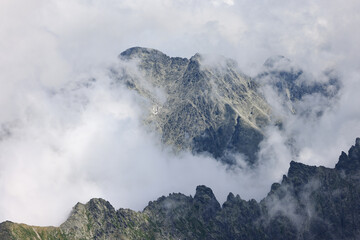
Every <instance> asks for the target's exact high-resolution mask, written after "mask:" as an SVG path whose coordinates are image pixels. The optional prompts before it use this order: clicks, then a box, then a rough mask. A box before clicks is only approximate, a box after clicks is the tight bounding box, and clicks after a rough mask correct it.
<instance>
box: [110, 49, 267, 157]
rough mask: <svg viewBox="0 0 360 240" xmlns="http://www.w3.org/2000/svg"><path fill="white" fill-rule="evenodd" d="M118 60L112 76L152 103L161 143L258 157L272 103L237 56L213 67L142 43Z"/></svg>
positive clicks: (196, 57)
mask: <svg viewBox="0 0 360 240" xmlns="http://www.w3.org/2000/svg"><path fill="white" fill-rule="evenodd" d="M120 59H121V60H122V61H121V64H120V67H119V68H117V69H115V68H114V69H112V74H113V77H114V78H115V79H116V80H117V81H118V82H123V83H125V84H126V85H127V86H128V87H129V88H132V89H134V90H136V91H137V92H138V93H140V94H141V95H142V96H144V97H145V98H146V99H148V100H149V101H150V106H149V108H151V111H150V114H149V116H148V117H147V122H148V123H150V124H152V125H154V126H155V128H156V129H157V130H158V131H159V132H160V133H161V136H162V139H163V142H165V143H167V144H170V145H173V146H175V147H176V148H177V149H190V150H192V151H193V152H209V153H211V154H212V155H213V156H214V157H216V158H222V157H224V154H225V153H226V152H227V151H230V152H231V151H235V152H241V153H243V154H245V155H246V156H247V157H248V159H249V161H250V162H253V161H255V154H256V152H257V150H258V144H259V143H260V141H261V140H262V139H263V127H264V126H265V125H267V124H268V123H269V121H270V107H269V105H268V104H267V103H266V101H265V100H264V98H263V97H262V96H261V95H260V94H259V93H258V91H257V88H258V85H257V84H256V83H255V82H254V81H252V80H251V79H250V78H249V77H247V76H245V75H244V74H243V73H241V71H240V70H239V69H238V67H237V66H236V63H235V62H234V61H233V60H230V59H221V60H219V61H218V62H220V64H218V63H217V65H216V66H215V65H214V64H211V63H207V61H206V59H204V57H203V56H201V55H200V54H196V55H194V56H193V57H191V58H190V59H186V58H178V57H175V58H173V57H168V56H167V55H165V54H163V53H162V52H160V51H157V50H154V49H147V48H139V47H135V48H130V49H128V50H126V51H124V52H123V53H121V55H120ZM124 66H125V67H124ZM134 66H135V67H134ZM137 66H138V68H137ZM222 159H223V160H225V161H230V159H226V158H222Z"/></svg>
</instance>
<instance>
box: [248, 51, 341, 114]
mask: <svg viewBox="0 0 360 240" xmlns="http://www.w3.org/2000/svg"><path fill="white" fill-rule="evenodd" d="M323 75H324V77H325V80H323V81H315V80H314V79H312V78H313V77H311V76H310V75H309V74H307V73H306V72H304V71H303V70H302V69H301V68H300V67H299V66H297V65H296V64H294V63H293V62H291V61H290V59H288V58H286V57H284V56H274V57H270V58H268V59H267V60H266V61H265V63H264V65H263V69H262V71H261V72H260V73H259V74H258V75H257V76H256V77H255V79H254V81H255V82H257V83H258V84H259V85H261V86H269V87H270V88H271V89H272V90H274V91H275V93H276V94H277V95H278V96H279V97H280V98H281V101H282V103H283V105H284V106H285V108H287V109H288V110H290V111H291V112H292V113H293V114H295V113H301V111H309V109H301V108H300V107H299V106H297V103H298V102H299V101H302V100H304V98H306V97H308V96H313V95H317V96H318V97H323V98H324V101H326V102H329V101H330V99H332V98H334V97H335V96H336V95H337V94H338V92H339V90H340V88H341V84H340V81H339V80H338V77H337V75H336V73H335V71H334V70H327V71H326V72H325V73H324V74H323ZM312 103H314V101H313V102H312ZM302 107H303V106H302ZM312 108H314V106H312ZM321 110H323V109H321ZM321 110H320V111H321ZM320 114H321V113H320Z"/></svg>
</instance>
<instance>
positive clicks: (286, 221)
mask: <svg viewBox="0 0 360 240" xmlns="http://www.w3.org/2000/svg"><path fill="white" fill-rule="evenodd" d="M359 181H360V138H357V139H356V143H355V145H354V146H352V147H351V148H350V150H349V152H348V154H346V153H344V152H342V153H341V156H340V158H339V162H338V163H337V164H336V167H335V168H332V169H330V168H325V167H315V166H307V165H304V164H301V163H296V162H291V163H290V168H289V171H288V174H287V176H285V175H284V177H283V180H282V182H281V183H274V184H273V185H272V186H271V191H270V192H269V194H268V195H267V197H265V198H264V199H263V200H262V201H260V202H257V201H255V200H250V201H245V200H242V199H241V198H240V196H239V195H237V196H234V194H232V193H230V194H229V195H228V197H227V201H226V202H225V203H224V204H223V205H222V206H220V204H219V202H218V201H217V200H216V198H215V196H214V194H213V192H212V190H211V189H210V188H208V187H205V186H198V187H197V188H196V194H195V196H194V197H191V196H185V195H183V194H181V193H174V194H170V195H169V196H167V197H164V196H163V197H160V198H159V199H158V200H156V201H154V202H150V203H149V205H148V206H147V207H146V208H145V209H144V210H143V211H142V212H135V211H132V210H129V209H119V210H115V209H114V208H113V207H112V206H111V204H110V203H109V202H107V201H105V200H103V199H92V200H90V201H89V202H88V203H86V204H81V203H78V204H76V206H75V207H74V208H73V210H72V212H71V214H70V216H69V218H68V220H67V221H66V222H65V223H63V224H61V226H60V227H34V226H28V225H24V224H16V223H12V222H3V223H1V224H0V239H3V240H8V239H9V240H10V239H60V240H61V239H74V240H75V239H76V240H77V239H110V240H111V239H224V240H225V239H229V240H233V239H250V240H251V239H254V240H255V239H257V240H261V239H285V240H286V239H289V240H294V239H304V240H305V239H306V240H308V239H326V240H329V239H349V240H350V239H359V236H360V203H359V199H360V184H359V183H360V182H359Z"/></svg>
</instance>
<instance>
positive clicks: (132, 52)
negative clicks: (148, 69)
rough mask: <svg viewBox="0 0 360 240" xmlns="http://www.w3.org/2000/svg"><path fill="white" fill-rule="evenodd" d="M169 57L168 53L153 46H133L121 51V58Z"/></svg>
mask: <svg viewBox="0 0 360 240" xmlns="http://www.w3.org/2000/svg"><path fill="white" fill-rule="evenodd" d="M149 56H151V57H154V58H156V57H168V56H167V55H166V54H164V53H162V52H161V51H159V50H156V49H153V48H144V47H132V48H128V49H126V50H125V51H123V52H122V53H120V56H119V57H120V58H121V59H125V60H128V59H133V58H143V57H149Z"/></svg>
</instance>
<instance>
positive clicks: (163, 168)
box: [0, 0, 360, 225]
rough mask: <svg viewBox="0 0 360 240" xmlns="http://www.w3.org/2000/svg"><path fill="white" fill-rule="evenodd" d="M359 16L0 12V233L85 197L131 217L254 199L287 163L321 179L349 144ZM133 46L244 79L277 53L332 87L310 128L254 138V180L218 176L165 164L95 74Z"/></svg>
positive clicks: (38, 3) (299, 122)
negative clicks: (174, 205) (155, 209)
mask: <svg viewBox="0 0 360 240" xmlns="http://www.w3.org/2000/svg"><path fill="white" fill-rule="evenodd" d="M359 11H360V2H359V1H356V0H348V1H346V3H345V2H341V1H336V0H327V1H325V0H319V1H310V0H305V1H292V0H290V1H289V0H287V1H285V0H277V1H276V0H261V1H250V0H243V1H236V0H177V1H175V0H173V1H170V0H168V1H166V0H153V1H146V0H131V1H130V0H106V1H104V0H102V1H100V0H71V1H70V0H61V1H60V0H57V1H56V0H33V1H26V0H3V1H1V2H0V52H1V56H0V111H1V113H0V196H1V199H0V221H4V220H11V221H15V222H25V223H27V224H35V225H59V224H60V223H61V222H63V221H64V220H65V219H66V217H67V216H68V214H69V212H70V211H71V208H72V206H74V205H75V204H76V203H77V202H86V201H88V200H89V199H90V198H93V197H102V198H105V199H106V200H109V201H110V202H111V203H112V204H113V205H114V206H115V207H116V208H120V207H125V208H132V209H135V210H141V209H142V208H143V207H145V206H146V204H147V203H148V201H150V200H155V199H156V198H157V197H160V196H161V195H167V194H168V193H170V192H182V193H185V194H188V195H190V194H192V195H193V194H194V192H195V187H196V186H197V185H200V184H205V185H208V186H209V187H211V188H213V190H214V192H215V194H216V196H217V198H218V199H219V200H220V201H221V202H223V201H224V200H225V199H226V195H227V194H228V192H230V191H231V192H233V193H235V194H237V193H238V194H240V196H241V197H243V198H244V199H250V198H255V199H257V200H260V199H261V198H263V197H264V196H266V193H267V192H268V191H269V189H270V185H271V183H272V182H274V181H280V180H281V178H282V175H283V174H286V172H287V169H288V166H289V162H290V161H291V160H296V161H300V162H303V163H307V164H311V165H324V166H327V167H334V165H335V163H336V162H337V158H338V156H339V155H340V152H341V151H342V150H344V151H347V149H348V148H349V147H350V146H351V145H352V144H353V143H354V140H355V137H357V136H359V135H360V134H359V133H360V108H359V104H360V96H359V94H358V93H359V92H360V85H359V84H358V83H359V78H360V61H359V60H360V59H359V54H360V45H359V44H358V43H359V42H360V33H359V31H357V29H358V26H359V24H360V15H359V14H358V12H359ZM133 46H142V47H150V48H155V49H158V50H160V51H162V52H164V53H166V54H167V55H169V56H180V57H187V58H189V57H191V56H193V55H194V54H195V53H197V52H200V53H204V54H215V55H223V56H226V57H230V58H233V59H235V60H236V61H237V62H238V64H239V67H240V69H241V70H242V71H243V72H244V73H246V74H248V75H250V76H255V75H256V74H257V73H258V72H259V71H261V69H262V65H263V63H264V62H265V60H266V59H267V58H268V57H271V56H275V55H283V56H286V57H287V58H289V59H291V61H293V62H294V63H296V64H297V65H298V66H300V67H301V68H302V69H304V71H306V72H307V73H309V74H310V75H311V76H312V77H313V78H314V79H318V80H319V81H321V80H322V79H323V78H324V76H323V72H324V71H326V70H328V69H335V71H336V73H337V75H338V76H339V78H340V80H341V82H342V84H343V87H342V89H341V91H340V93H339V96H338V98H337V99H336V100H334V102H332V104H331V107H330V108H326V111H325V113H324V114H323V116H321V117H320V118H301V117H300V118H297V117H292V116H289V117H288V118H286V121H285V122H284V124H285V126H286V129H285V131H284V132H279V131H277V130H276V129H274V128H268V129H267V130H266V138H265V140H264V141H263V142H262V144H261V150H260V154H259V155H260V163H259V166H258V168H257V169H255V170H249V169H246V168H244V169H230V170H229V169H227V168H226V167H225V166H223V165H221V164H220V163H219V162H217V161H215V160H214V159H212V158H211V157H209V156H193V155H192V154H191V153H188V152H183V153H181V154H178V155H174V154H173V153H172V151H171V150H170V149H169V148H168V147H166V146H162V145H161V144H160V142H159V136H158V135H157V134H156V133H153V132H149V131H147V130H146V129H145V128H144V127H143V126H142V122H141V117H142V116H143V114H146V113H145V112H144V110H143V108H142V107H141V106H142V101H143V100H142V99H139V97H138V96H136V95H135V94H134V93H132V92H130V91H129V90H127V89H125V88H123V87H121V86H117V87H114V86H112V85H111V79H110V78H109V76H108V69H109V67H111V66H114V65H116V64H119V62H118V59H117V56H118V55H119V54H120V53H121V52H122V51H124V50H126V49H127V48H129V47H133ZM92 78H96V80H97V81H96V82H92V81H89V79H92ZM270 100H273V102H274V104H275V105H276V99H275V98H274V99H270ZM316 103H318V99H316V98H314V99H307V100H305V101H304V102H303V103H302V104H304V105H306V106H315V105H316ZM288 136H293V137H294V138H295V140H296V144H297V147H298V149H299V151H298V154H296V155H294V154H293V153H292V151H291V149H289V148H288V146H287V145H286V139H287V137H288ZM239 159H240V157H239Z"/></svg>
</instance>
